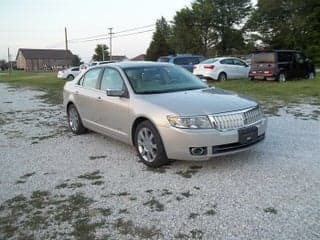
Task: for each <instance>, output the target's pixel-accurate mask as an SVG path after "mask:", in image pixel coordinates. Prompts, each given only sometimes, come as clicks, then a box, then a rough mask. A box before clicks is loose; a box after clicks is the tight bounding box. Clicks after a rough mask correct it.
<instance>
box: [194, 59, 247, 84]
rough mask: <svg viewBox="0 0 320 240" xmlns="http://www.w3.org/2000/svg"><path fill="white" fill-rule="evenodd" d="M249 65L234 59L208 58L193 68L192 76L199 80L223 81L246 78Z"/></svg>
mask: <svg viewBox="0 0 320 240" xmlns="http://www.w3.org/2000/svg"><path fill="white" fill-rule="evenodd" d="M249 69H250V67H249V65H247V64H246V63H245V62H244V61H242V60H241V59H239V58H235V57H219V58H210V59H207V60H205V61H203V62H201V63H200V64H197V65H195V66H194V68H193V74H194V75H196V76H198V77H200V78H209V79H213V80H219V81H225V80H227V79H240V78H248V76H249Z"/></svg>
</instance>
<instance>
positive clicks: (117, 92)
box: [107, 89, 126, 97]
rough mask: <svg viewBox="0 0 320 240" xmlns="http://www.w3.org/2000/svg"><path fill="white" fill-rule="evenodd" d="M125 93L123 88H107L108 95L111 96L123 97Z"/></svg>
mask: <svg viewBox="0 0 320 240" xmlns="http://www.w3.org/2000/svg"><path fill="white" fill-rule="evenodd" d="M125 93H126V92H125V90H123V89H107V96H109V97H123V96H125Z"/></svg>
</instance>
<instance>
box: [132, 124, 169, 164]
mask: <svg viewBox="0 0 320 240" xmlns="http://www.w3.org/2000/svg"><path fill="white" fill-rule="evenodd" d="M134 140H135V147H136V150H137V153H138V156H139V158H140V159H141V161H142V162H143V163H144V164H145V165H147V166H149V167H154V168H156V167H160V166H162V165H165V164H167V163H169V160H168V158H167V154H166V152H165V149H164V146H163V143H162V140H161V137H160V134H159V133H158V131H157V129H156V128H155V127H154V125H153V124H152V123H151V122H150V121H143V122H141V123H140V124H139V125H138V126H137V129H136V131H135V137H134Z"/></svg>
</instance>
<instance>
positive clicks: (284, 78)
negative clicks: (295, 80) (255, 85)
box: [278, 72, 287, 82]
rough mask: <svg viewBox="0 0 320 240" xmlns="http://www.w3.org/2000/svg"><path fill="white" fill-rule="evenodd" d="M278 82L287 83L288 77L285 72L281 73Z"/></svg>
mask: <svg viewBox="0 0 320 240" xmlns="http://www.w3.org/2000/svg"><path fill="white" fill-rule="evenodd" d="M278 81H279V82H285V81H287V76H286V74H285V73H284V72H282V73H280V74H279V76H278Z"/></svg>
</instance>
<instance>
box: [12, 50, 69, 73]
mask: <svg viewBox="0 0 320 240" xmlns="http://www.w3.org/2000/svg"><path fill="white" fill-rule="evenodd" d="M72 57H73V54H72V53H71V51H70V50H64V49H27V48H20V49H19V50H18V53H17V57H16V61H17V68H18V69H24V70H25V71H43V70H54V69H61V68H63V67H69V66H71V64H72Z"/></svg>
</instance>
